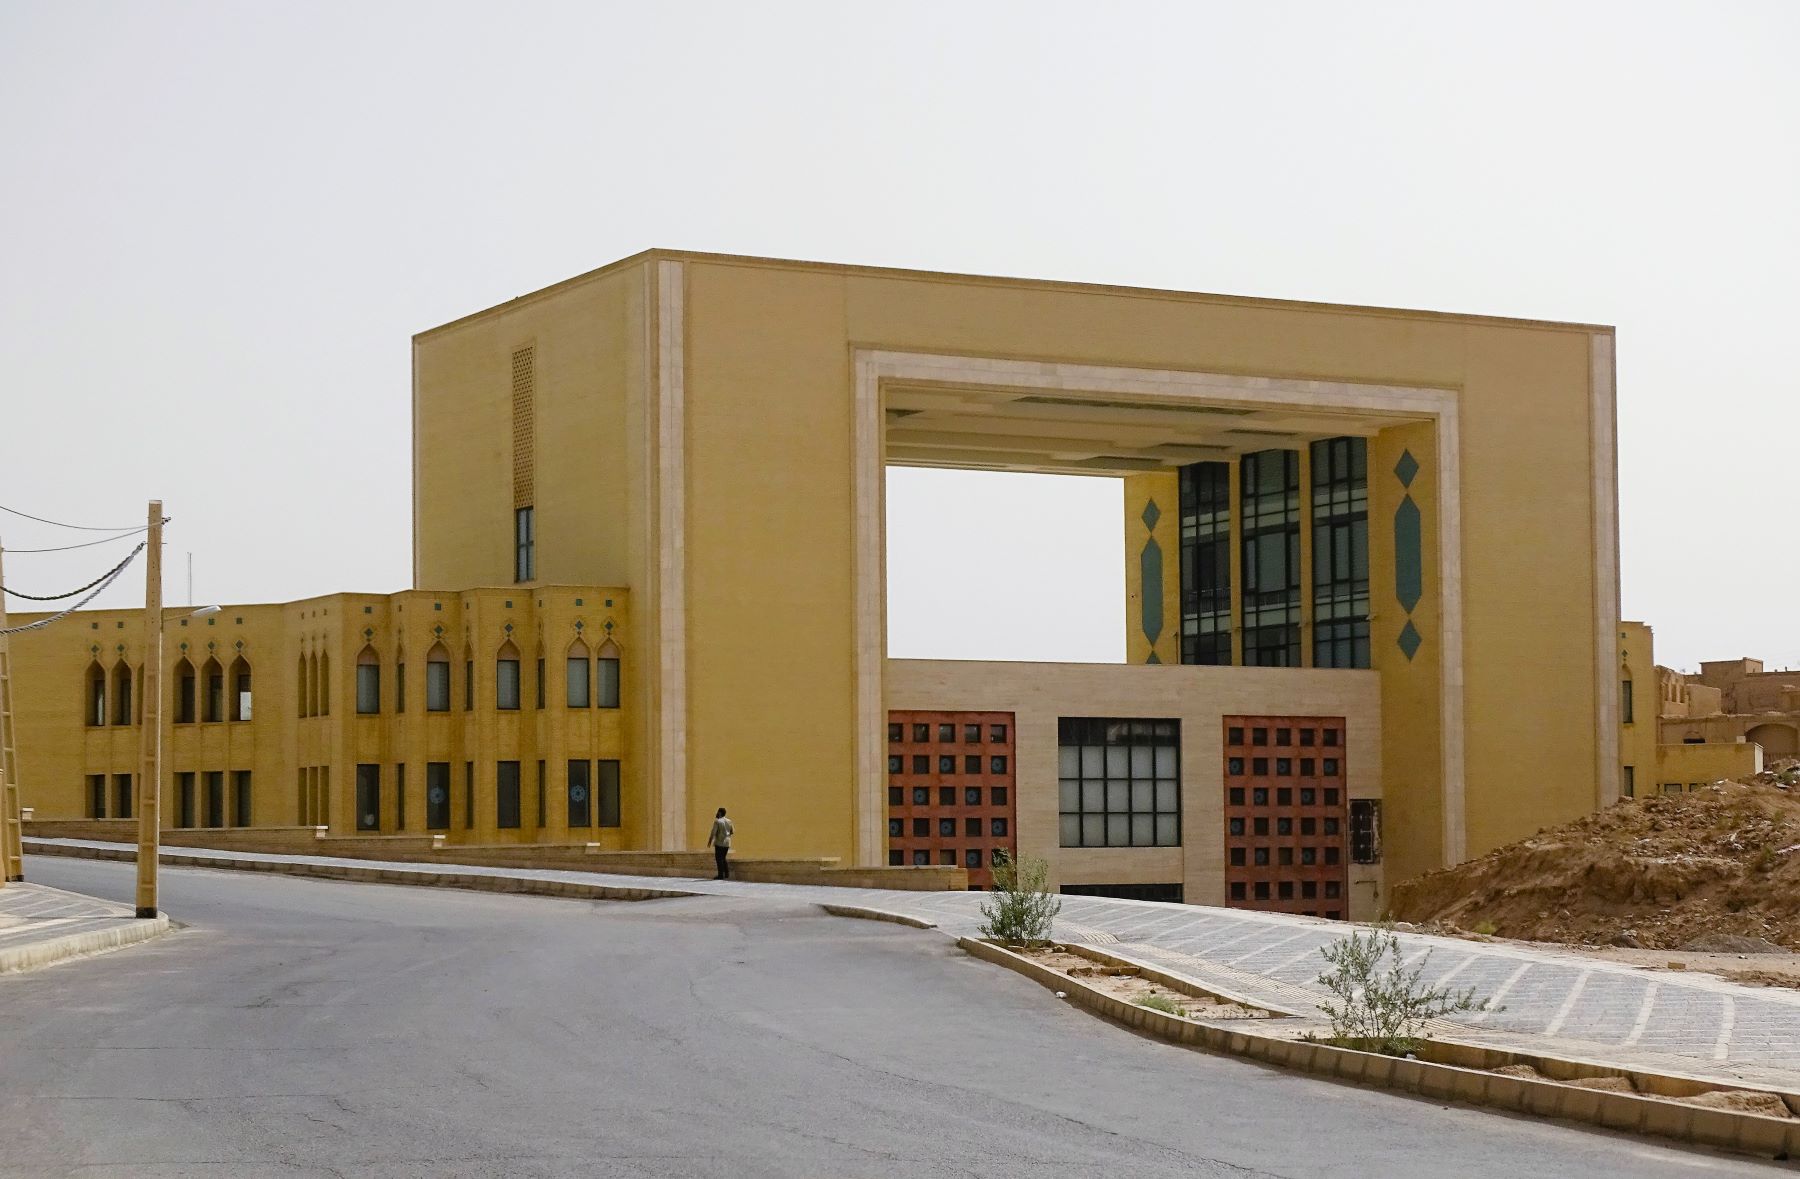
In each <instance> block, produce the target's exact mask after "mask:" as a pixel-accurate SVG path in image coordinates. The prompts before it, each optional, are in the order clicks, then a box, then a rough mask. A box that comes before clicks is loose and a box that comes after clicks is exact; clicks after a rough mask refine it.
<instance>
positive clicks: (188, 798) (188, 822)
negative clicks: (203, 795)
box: [175, 770, 194, 827]
mask: <svg viewBox="0 0 1800 1179" xmlns="http://www.w3.org/2000/svg"><path fill="white" fill-rule="evenodd" d="M175 825H176V826H177V827H192V826H193V825H194V774H193V771H191V770H187V771H183V772H181V773H178V774H176V775H175Z"/></svg>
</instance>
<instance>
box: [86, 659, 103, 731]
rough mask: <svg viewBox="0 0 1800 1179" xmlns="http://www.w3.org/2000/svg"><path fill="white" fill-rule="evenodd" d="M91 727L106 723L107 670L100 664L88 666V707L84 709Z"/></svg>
mask: <svg viewBox="0 0 1800 1179" xmlns="http://www.w3.org/2000/svg"><path fill="white" fill-rule="evenodd" d="M83 712H84V713H85V714H86V716H87V723H88V724H90V725H103V724H105V723H106V669H105V668H103V667H101V666H100V664H99V663H91V664H89V665H88V671H87V707H86V708H85V709H83Z"/></svg>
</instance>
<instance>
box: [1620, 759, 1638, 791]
mask: <svg viewBox="0 0 1800 1179" xmlns="http://www.w3.org/2000/svg"><path fill="white" fill-rule="evenodd" d="M1619 790H1620V792H1621V793H1622V794H1624V796H1625V797H1626V798H1636V797H1637V767H1636V766H1626V767H1625V775H1624V781H1622V782H1621V783H1619Z"/></svg>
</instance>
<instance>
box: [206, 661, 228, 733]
mask: <svg viewBox="0 0 1800 1179" xmlns="http://www.w3.org/2000/svg"><path fill="white" fill-rule="evenodd" d="M206 719H207V720H208V721H222V720H224V719H225V673H224V672H223V671H221V670H219V667H218V665H217V664H213V665H211V666H209V667H208V668H207V670H206Z"/></svg>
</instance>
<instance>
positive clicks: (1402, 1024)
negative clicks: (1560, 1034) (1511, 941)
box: [1319, 924, 1503, 1056]
mask: <svg viewBox="0 0 1800 1179" xmlns="http://www.w3.org/2000/svg"><path fill="white" fill-rule="evenodd" d="M1319 953H1320V954H1322V955H1324V957H1325V961H1327V962H1329V963H1330V964H1331V967H1332V969H1330V970H1328V971H1326V972H1325V973H1324V974H1321V975H1320V976H1319V982H1320V984H1321V985H1323V986H1324V987H1325V988H1326V989H1327V990H1329V991H1330V992H1331V993H1332V994H1333V995H1334V996H1335V998H1333V999H1327V1000H1326V1001H1325V1002H1323V1003H1321V1004H1320V1006H1321V1007H1322V1008H1324V1010H1325V1014H1326V1015H1327V1016H1329V1017H1330V1019H1331V1043H1333V1044H1336V1045H1338V1046H1340V1047H1345V1048H1361V1049H1364V1050H1366V1051H1370V1052H1385V1053H1387V1054H1388V1055H1390V1056H1404V1055H1406V1054H1407V1053H1408V1052H1411V1051H1413V1050H1414V1049H1415V1048H1417V1047H1418V1046H1419V1042H1420V1040H1421V1039H1422V1038H1423V1037H1424V1033H1425V1022H1426V1021H1427V1020H1431V1019H1438V1018H1440V1017H1442V1016H1445V1015H1450V1014H1453V1013H1456V1012H1462V1011H1494V1010H1503V1009H1502V1008H1496V1007H1492V1006H1491V1005H1490V1004H1489V1003H1488V1002H1487V1001H1486V1000H1485V999H1480V1000H1478V999H1476V998H1475V990H1474V988H1473V987H1471V988H1468V989H1466V990H1461V991H1453V990H1450V989H1448V988H1446V987H1428V986H1426V985H1425V984H1424V982H1423V981H1422V976H1423V975H1424V973H1425V963H1426V962H1427V961H1429V960H1430V958H1431V954H1430V953H1429V952H1427V953H1426V954H1425V955H1424V957H1422V958H1420V959H1419V961H1418V963H1417V964H1416V965H1414V966H1413V967H1412V968H1411V969H1408V968H1407V965H1406V962H1405V959H1404V958H1403V957H1402V956H1401V953H1400V940H1399V939H1398V938H1397V937H1395V936H1394V931H1393V929H1392V927H1391V926H1389V925H1387V924H1380V925H1376V926H1374V927H1372V928H1370V929H1369V930H1368V931H1367V932H1366V933H1363V932H1353V933H1351V934H1350V935H1349V936H1348V937H1343V938H1339V939H1338V940H1337V941H1335V942H1333V943H1331V944H1330V945H1329V946H1325V947H1323V948H1321V949H1320V950H1319Z"/></svg>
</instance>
